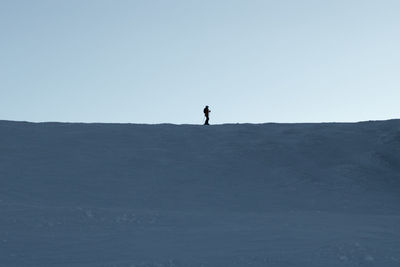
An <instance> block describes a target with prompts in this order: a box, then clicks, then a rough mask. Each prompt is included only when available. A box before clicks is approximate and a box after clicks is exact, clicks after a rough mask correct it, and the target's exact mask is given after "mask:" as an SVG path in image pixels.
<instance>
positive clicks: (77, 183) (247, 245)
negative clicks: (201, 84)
mask: <svg viewBox="0 0 400 267" xmlns="http://www.w3.org/2000/svg"><path fill="white" fill-rule="evenodd" d="M399 204H400V120H390V121H377V122H363V123H323V124H258V125H255V124H236V125H235V124H229V125H216V126H209V127H205V126H196V125H170V124H164V125H135V124H66V123H39V124H34V123H25V122H10V121H0V266H18V267H19V266H136V267H139V266H140V267H144V266H159V267H161V266H198V267H200V266H204V267H206V266H284V267H286V266H288V267H289V266H290V267H292V266H304V267H312V266H318V267H322V266H323V267H329V266H379V267H390V266H397V267H398V266H400V209H399V208H400V206H399Z"/></svg>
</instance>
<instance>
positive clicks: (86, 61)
mask: <svg viewBox="0 0 400 267" xmlns="http://www.w3.org/2000/svg"><path fill="white" fill-rule="evenodd" d="M399 14H400V1H398V0H396V1H394V0H391V1H388V0H380V1H378V0H376V1H370V0H358V1H355V0H335V1H323V0H319V1H317V0H314V1H311V0H305V1H302V0H276V1H267V0H265V1H261V0H257V1H256V0H242V1H237V0H220V1H218V0H213V1H210V0H198V1H193V0H181V1H177V0H158V1H155V0H140V1H134V0H132V1H128V0H113V1H111V0H107V1H105V0H46V1H44V0H35V1H30V0H29V1H28V0H25V1H22V0H1V1H0V33H1V35H0V36H1V37H0V38H1V42H0V119H2V120H23V121H67V122H130V123H178V124H181V123H189V124H192V123H193V124H201V123H202V122H203V113H202V110H203V108H204V106H205V105H209V106H210V109H211V111H212V112H211V114H210V123H211V124H213V123H218V124H219V123H236V122H239V123H243V122H249V123H259V122H326V121H361V120H376V119H391V118H399V117H400V15H399Z"/></svg>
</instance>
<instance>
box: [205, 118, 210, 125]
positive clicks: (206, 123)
mask: <svg viewBox="0 0 400 267" xmlns="http://www.w3.org/2000/svg"><path fill="white" fill-rule="evenodd" d="M209 119H210V118H209V117H206V122H205V123H204V125H209V124H208V120H209Z"/></svg>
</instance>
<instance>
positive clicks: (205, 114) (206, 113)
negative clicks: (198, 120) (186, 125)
mask: <svg viewBox="0 0 400 267" xmlns="http://www.w3.org/2000/svg"><path fill="white" fill-rule="evenodd" d="M203 112H204V116H206V122H205V123H204V125H210V124H208V121H209V119H210V118H209V117H208V115H209V114H210V112H211V110H209V109H208V106H206V107H205V108H204V110H203Z"/></svg>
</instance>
